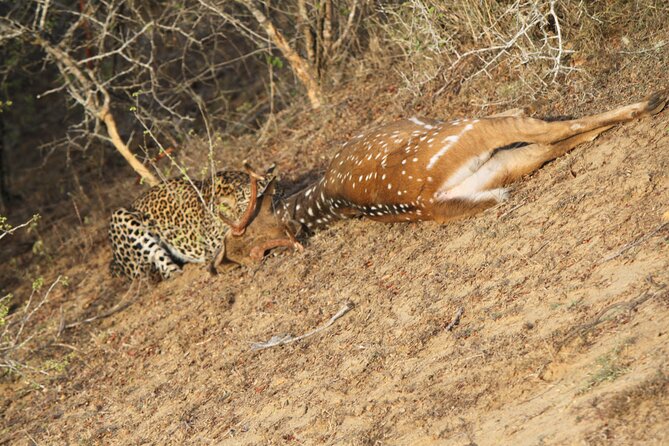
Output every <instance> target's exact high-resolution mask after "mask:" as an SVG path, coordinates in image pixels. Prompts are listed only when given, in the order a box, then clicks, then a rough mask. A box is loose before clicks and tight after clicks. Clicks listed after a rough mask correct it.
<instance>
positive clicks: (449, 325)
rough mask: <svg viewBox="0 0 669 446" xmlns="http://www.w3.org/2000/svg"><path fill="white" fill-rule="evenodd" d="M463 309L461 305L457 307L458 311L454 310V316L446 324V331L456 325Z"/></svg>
mask: <svg viewBox="0 0 669 446" xmlns="http://www.w3.org/2000/svg"><path fill="white" fill-rule="evenodd" d="M464 312H465V309H464V308H462V307H458V311H456V312H455V317H453V320H452V321H451V322H450V323H449V324H448V325H447V326H446V331H451V330H453V328H455V326H456V325H458V324H459V323H460V318H461V317H462V315H463V314H464Z"/></svg>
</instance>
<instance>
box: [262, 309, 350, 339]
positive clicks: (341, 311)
mask: <svg viewBox="0 0 669 446" xmlns="http://www.w3.org/2000/svg"><path fill="white" fill-rule="evenodd" d="M352 308H353V304H352V303H347V304H345V305H344V306H343V307H341V308H340V309H339V311H337V313H336V314H335V315H334V316H332V317H331V318H330V320H329V321H327V322H326V323H325V324H323V325H321V326H320V327H318V328H315V329H313V330H311V331H310V332H308V333H305V334H303V335H301V336H293V335H289V334H287V335H282V336H279V335H276V336H272V337H271V338H270V339H269V340H268V341H265V342H254V343H253V344H251V350H263V349H266V348H272V347H276V346H277V345H285V344H290V343H292V342H295V341H300V340H302V339H306V338H308V337H309V336H313V335H315V334H316V333H319V332H321V331H323V330H325V329H326V328H328V327H329V326H330V325H332V324H334V323H335V321H336V320H337V319H339V318H340V317H342V316H343V315H345V314H346V313H348V312H349V311H351V309H352Z"/></svg>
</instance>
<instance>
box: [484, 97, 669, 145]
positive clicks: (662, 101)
mask: <svg viewBox="0 0 669 446" xmlns="http://www.w3.org/2000/svg"><path fill="white" fill-rule="evenodd" d="M668 100H669V89H667V90H663V91H660V92H657V93H655V94H653V95H651V96H650V97H649V98H648V99H646V100H644V101H641V102H637V103H635V104H630V105H625V106H623V107H618V108H616V109H614V110H610V111H607V112H604V113H599V114H596V115H592V116H586V117H584V118H579V119H572V120H568V121H552V122H549V121H544V120H541V119H534V118H522V117H520V118H514V117H511V118H496V119H493V120H491V121H490V123H489V124H490V125H491V127H492V131H493V132H496V133H497V134H502V135H504V134H506V135H508V136H507V137H506V138H510V139H513V140H515V141H524V142H528V143H538V144H554V143H556V142H558V141H562V140H564V139H567V138H571V137H573V136H576V135H580V134H582V133H589V132H590V131H593V130H597V129H600V128H603V127H608V126H612V125H615V124H619V123H622V122H626V121H631V120H633V119H636V118H641V117H643V116H652V115H654V114H657V113H659V112H660V111H662V109H663V108H664V107H665V105H666V104H667V101H668ZM489 131H490V130H489Z"/></svg>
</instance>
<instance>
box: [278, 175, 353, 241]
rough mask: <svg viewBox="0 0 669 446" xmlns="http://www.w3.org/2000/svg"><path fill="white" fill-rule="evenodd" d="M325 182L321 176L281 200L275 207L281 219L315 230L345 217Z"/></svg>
mask: <svg viewBox="0 0 669 446" xmlns="http://www.w3.org/2000/svg"><path fill="white" fill-rule="evenodd" d="M324 182H325V179H324V178H321V179H320V180H319V181H317V182H316V183H313V184H312V185H310V186H308V187H307V188H305V189H303V190H301V191H300V192H297V193H296V194H293V195H291V196H290V197H288V198H285V199H283V200H281V201H280V202H279V203H278V205H277V206H276V208H275V209H276V211H275V212H276V213H277V215H278V216H279V218H280V219H281V221H282V222H283V223H284V224H285V225H287V226H289V227H294V226H296V225H299V226H303V227H305V228H307V229H310V230H313V229H318V228H322V227H325V226H327V225H328V224H330V223H332V222H333V221H336V220H339V219H341V218H343V217H344V215H342V214H340V213H339V212H337V209H336V208H337V206H336V203H335V202H333V200H332V199H331V197H329V196H328V195H327V193H326V190H325V184H324Z"/></svg>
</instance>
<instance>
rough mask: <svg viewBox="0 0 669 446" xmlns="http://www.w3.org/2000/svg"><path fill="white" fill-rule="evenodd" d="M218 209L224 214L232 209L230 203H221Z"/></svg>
mask: <svg viewBox="0 0 669 446" xmlns="http://www.w3.org/2000/svg"><path fill="white" fill-rule="evenodd" d="M218 210H219V211H220V212H222V213H224V214H226V213H228V212H229V211H230V205H229V204H227V203H221V204H219V205H218Z"/></svg>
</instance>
